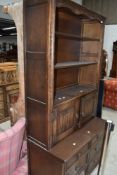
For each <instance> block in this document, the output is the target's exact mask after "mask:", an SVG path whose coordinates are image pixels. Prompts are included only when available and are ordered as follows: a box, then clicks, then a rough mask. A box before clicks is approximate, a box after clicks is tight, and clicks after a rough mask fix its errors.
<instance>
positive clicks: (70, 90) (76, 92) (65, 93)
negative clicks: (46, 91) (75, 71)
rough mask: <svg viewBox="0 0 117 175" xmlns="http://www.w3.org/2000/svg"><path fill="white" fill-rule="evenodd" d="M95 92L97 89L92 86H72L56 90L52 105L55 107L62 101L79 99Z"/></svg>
mask: <svg viewBox="0 0 117 175" xmlns="http://www.w3.org/2000/svg"><path fill="white" fill-rule="evenodd" d="M96 90H97V88H96V87H94V86H92V85H74V86H70V87H65V88H61V89H58V90H57V91H56V95H55V101H54V104H55V105H57V104H60V103H62V102H64V101H67V100H70V99H71V100H72V99H74V98H78V97H81V96H83V95H86V94H88V93H91V92H93V91H96Z"/></svg>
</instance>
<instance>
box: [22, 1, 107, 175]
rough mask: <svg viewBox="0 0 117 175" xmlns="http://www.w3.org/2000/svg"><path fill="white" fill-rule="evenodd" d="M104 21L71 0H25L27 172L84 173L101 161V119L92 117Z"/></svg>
mask: <svg viewBox="0 0 117 175" xmlns="http://www.w3.org/2000/svg"><path fill="white" fill-rule="evenodd" d="M104 20H105V19H104V17H102V16H100V15H97V14H96V13H94V12H91V11H89V10H87V9H86V8H84V7H82V6H80V5H78V4H76V3H74V2H72V1H70V0H24V44H25V80H26V116H27V137H28V148H29V149H28V150H29V174H31V175H50V174H52V175H76V174H77V175H83V174H85V175H86V174H90V173H91V172H92V170H93V169H94V168H95V167H96V165H97V164H99V162H100V159H101V153H102V148H103V141H104V132H105V121H103V120H101V119H97V118H96V117H95V116H96V110H97V99H98V85H99V79H100V68H101V51H102V43H103V30H104Z"/></svg>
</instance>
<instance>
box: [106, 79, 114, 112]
mask: <svg viewBox="0 0 117 175" xmlns="http://www.w3.org/2000/svg"><path fill="white" fill-rule="evenodd" d="M104 106H106V107H109V108H112V109H115V110H117V78H112V79H109V80H104Z"/></svg>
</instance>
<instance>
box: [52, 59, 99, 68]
mask: <svg viewBox="0 0 117 175" xmlns="http://www.w3.org/2000/svg"><path fill="white" fill-rule="evenodd" d="M93 64H97V62H96V61H69V62H62V63H57V64H56V65H55V69H64V68H69V67H82V66H88V65H93Z"/></svg>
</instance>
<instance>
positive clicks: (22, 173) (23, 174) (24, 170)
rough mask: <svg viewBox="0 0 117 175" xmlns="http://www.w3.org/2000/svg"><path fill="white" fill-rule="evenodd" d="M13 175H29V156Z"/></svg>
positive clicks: (24, 158) (22, 160)
mask: <svg viewBox="0 0 117 175" xmlns="http://www.w3.org/2000/svg"><path fill="white" fill-rule="evenodd" d="M12 175H28V163H27V155H26V156H24V157H23V158H22V159H21V160H20V162H19V164H18V167H17V169H16V170H15V171H14V173H13V174H12Z"/></svg>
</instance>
